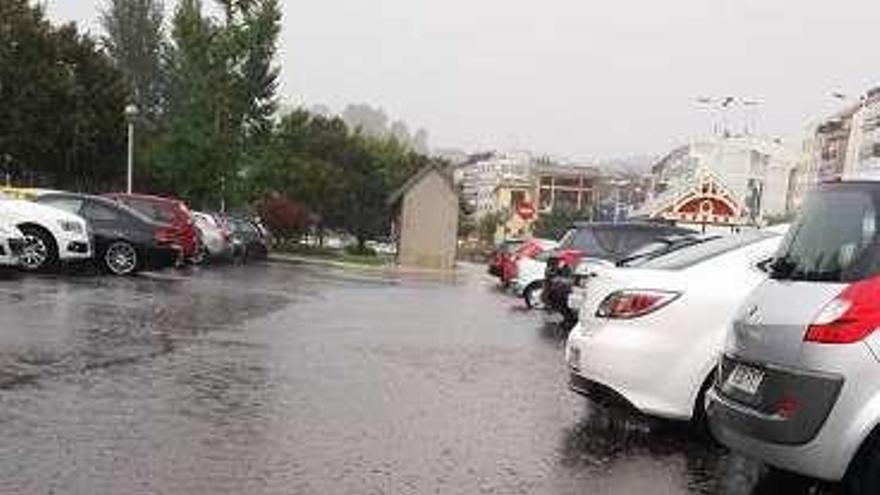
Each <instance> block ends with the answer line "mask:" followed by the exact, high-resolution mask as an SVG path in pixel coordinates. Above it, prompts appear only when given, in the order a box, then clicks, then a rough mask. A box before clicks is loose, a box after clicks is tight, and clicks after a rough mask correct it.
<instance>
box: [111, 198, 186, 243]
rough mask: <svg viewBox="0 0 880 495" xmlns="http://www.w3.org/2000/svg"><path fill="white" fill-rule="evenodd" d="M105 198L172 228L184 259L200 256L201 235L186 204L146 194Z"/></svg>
mask: <svg viewBox="0 0 880 495" xmlns="http://www.w3.org/2000/svg"><path fill="white" fill-rule="evenodd" d="M104 196H106V197H108V198H111V199H113V200H115V201H118V202H120V203H122V204H124V205H126V206H128V207H129V208H132V209H134V210H137V211H138V212H140V213H141V214H143V215H146V216H147V218H150V219H152V220H154V221H157V222H159V223H164V224H167V225H169V226H171V227H172V228H173V229H174V230H173V234H172V238H173V242H174V243H175V244H177V245H179V246H180V249H181V250H182V251H183V257H184V258H186V259H188V260H192V259H195V258H196V257H197V256H198V254H199V234H198V231H197V230H196V226H195V219H194V218H193V215H192V212H190V209H189V207H187V206H186V203H184V202H183V201H180V200H179V199H172V198H163V197H160V196H148V195H145V194H126V193H111V194H105V195H104Z"/></svg>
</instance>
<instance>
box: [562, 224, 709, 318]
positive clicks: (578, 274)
mask: <svg viewBox="0 0 880 495" xmlns="http://www.w3.org/2000/svg"><path fill="white" fill-rule="evenodd" d="M718 237H721V236H720V235H705V234H673V235H668V236H663V237H658V238H657V239H655V240H653V241H651V242H649V243H648V244H645V245H644V246H642V247H640V248H638V249H636V250H635V251H633V252H631V253H630V254H628V255H627V256H626V257H625V258H623V259H621V260H619V261H617V262H616V263H612V262H610V261H606V260H598V259H595V258H584V259H582V260H581V261H580V262H578V264H577V266H575V268H574V273H573V275H572V284H571V291H570V293H569V295H568V308H569V309H570V310H571V311H572V312H574V313H579V312H580V310H581V306H582V305H583V303H584V299H585V295H586V290H587V285H588V284H589V282H590V279H592V278H593V277H595V275H596V271H597V270H599V269H601V268H609V267H618V268H634V267H638V266H641V265H644V264H645V263H647V262H649V261H651V260H653V259H656V258H659V257H661V256H664V255H666V254H669V253H671V252H673V251H677V250H679V249H684V248H687V247H689V246H693V245H696V244H699V243H702V242H706V241H709V240H712V239H717V238H718Z"/></svg>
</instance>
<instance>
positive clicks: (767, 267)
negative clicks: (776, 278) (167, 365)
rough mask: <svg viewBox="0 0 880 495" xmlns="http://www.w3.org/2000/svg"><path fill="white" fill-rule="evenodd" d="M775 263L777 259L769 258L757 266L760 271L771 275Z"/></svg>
mask: <svg viewBox="0 0 880 495" xmlns="http://www.w3.org/2000/svg"><path fill="white" fill-rule="evenodd" d="M775 263H776V260H775V259H773V258H767V259H766V260H764V261H761V262H760V263H758V264H757V265H756V266H757V268H758V270H761V271H762V272H764V273H768V274H769V273H772V272H773V266H774V265H775Z"/></svg>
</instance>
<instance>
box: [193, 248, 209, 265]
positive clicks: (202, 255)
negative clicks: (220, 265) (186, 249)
mask: <svg viewBox="0 0 880 495" xmlns="http://www.w3.org/2000/svg"><path fill="white" fill-rule="evenodd" d="M209 257H210V256H209V254H208V247H207V246H205V245H204V244H199V248H198V249H197V250H196V254H195V255H194V256H193V258H192V263H193V265H203V264H205V263H206V262H207V261H208V258H209Z"/></svg>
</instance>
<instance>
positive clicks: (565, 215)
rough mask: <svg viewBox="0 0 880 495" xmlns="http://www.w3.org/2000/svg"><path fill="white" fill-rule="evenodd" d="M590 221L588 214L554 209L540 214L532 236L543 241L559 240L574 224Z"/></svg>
mask: <svg viewBox="0 0 880 495" xmlns="http://www.w3.org/2000/svg"><path fill="white" fill-rule="evenodd" d="M586 220H590V213H589V212H587V211H578V210H573V209H565V208H554V209H553V211H551V212H549V213H542V214H541V216H540V217H538V220H537V221H536V222H535V227H534V232H533V234H534V236H535V237H541V238H545V239H559V238H561V237H562V236H563V235H564V234H565V232H567V231H568V229H569V228H570V227H571V225H572V224H573V223H574V222H578V221H586Z"/></svg>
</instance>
